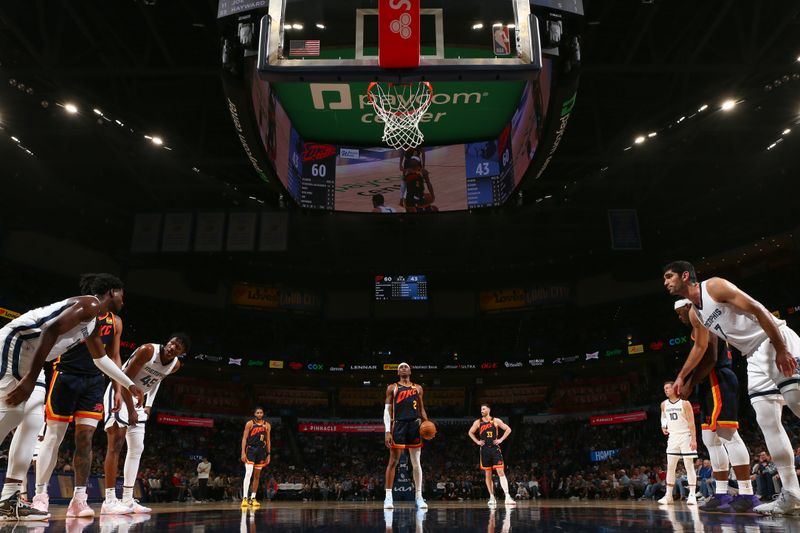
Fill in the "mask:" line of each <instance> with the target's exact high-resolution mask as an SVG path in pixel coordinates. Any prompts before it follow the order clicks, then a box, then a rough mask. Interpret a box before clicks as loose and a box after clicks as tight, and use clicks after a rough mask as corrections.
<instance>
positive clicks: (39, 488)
mask: <svg viewBox="0 0 800 533" xmlns="http://www.w3.org/2000/svg"><path fill="white" fill-rule="evenodd" d="M36 494H47V485H46V484H45V483H37V484H36Z"/></svg>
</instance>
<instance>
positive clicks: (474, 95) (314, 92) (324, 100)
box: [275, 81, 525, 146]
mask: <svg viewBox="0 0 800 533" xmlns="http://www.w3.org/2000/svg"><path fill="white" fill-rule="evenodd" d="M367 87H368V84H367V83H276V84H275V90H276V92H277V93H278V98H279V99H280V101H281V104H282V105H283V107H284V109H285V110H286V113H287V114H288V115H289V118H290V119H291V121H292V125H293V126H294V128H295V129H296V130H297V132H298V133H299V134H300V136H301V137H303V138H304V139H311V140H315V141H323V142H335V143H336V144H341V145H348V144H353V145H366V146H370V145H378V144H380V139H381V136H382V133H383V123H382V122H380V118H379V117H377V116H376V114H375V111H374V110H373V109H372V104H371V103H370V101H369V97H368V96H367ZM524 87H525V83H524V82H521V81H494V82H478V83H473V82H441V83H434V85H433V91H434V92H433V97H432V98H431V106H430V108H428V111H427V113H425V114H424V115H423V116H422V119H421V120H420V128H421V129H422V131H423V132H424V134H425V143H426V144H428V145H437V144H452V143H453V142H467V141H477V140H483V139H489V138H493V137H497V135H498V134H499V132H500V131H501V130H502V129H503V127H505V125H506V124H507V123H508V122H509V120H511V116H512V115H513V113H514V111H515V110H516V107H517V105H518V104H519V101H520V97H521V96H522V91H523V89H524Z"/></svg>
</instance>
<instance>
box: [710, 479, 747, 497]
mask: <svg viewBox="0 0 800 533" xmlns="http://www.w3.org/2000/svg"><path fill="white" fill-rule="evenodd" d="M716 482H717V490H716V491H715V492H714V494H720V495H722V494H728V481H727V480H725V481H720V480H716ZM738 483H739V490H740V491H741V486H742V482H741V481H739V482H738ZM747 483H748V484H749V483H750V482H749V481H748V482H747ZM752 493H753V489H750V494H752Z"/></svg>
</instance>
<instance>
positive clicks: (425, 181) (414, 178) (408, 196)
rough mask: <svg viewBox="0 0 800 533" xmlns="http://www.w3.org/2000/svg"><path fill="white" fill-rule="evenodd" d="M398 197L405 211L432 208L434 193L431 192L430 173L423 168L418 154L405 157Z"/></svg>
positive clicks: (428, 209) (431, 209)
mask: <svg viewBox="0 0 800 533" xmlns="http://www.w3.org/2000/svg"><path fill="white" fill-rule="evenodd" d="M426 188H427V190H428V192H427V193H426V192H425V189H426ZM400 197H401V205H402V206H403V207H405V209H406V212H407V213H416V212H420V211H433V210H434V209H433V206H432V204H433V202H434V201H435V199H436V195H435V194H434V192H433V185H432V184H431V179H430V175H429V174H428V171H427V170H426V169H425V168H423V166H422V160H421V159H420V158H419V157H418V156H412V157H409V158H406V159H405V165H404V168H403V183H402V187H401V189H400Z"/></svg>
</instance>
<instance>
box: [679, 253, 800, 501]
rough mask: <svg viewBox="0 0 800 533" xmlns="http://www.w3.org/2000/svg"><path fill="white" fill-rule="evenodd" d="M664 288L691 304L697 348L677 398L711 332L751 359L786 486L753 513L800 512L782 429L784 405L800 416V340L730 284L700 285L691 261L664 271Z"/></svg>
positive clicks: (753, 399) (799, 487)
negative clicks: (798, 363) (772, 499)
mask: <svg viewBox="0 0 800 533" xmlns="http://www.w3.org/2000/svg"><path fill="white" fill-rule="evenodd" d="M664 287H665V288H666V289H667V291H669V293H670V294H672V295H674V296H681V297H683V298H688V299H689V300H690V301H691V302H692V312H690V313H689V317H690V320H691V323H692V328H693V329H692V334H693V335H694V339H695V340H694V346H693V347H692V350H691V351H690V352H689V356H688V357H687V359H686V362H685V363H684V365H683V368H682V369H681V371H680V372H679V373H678V377H677V378H676V380H675V388H676V394H681V393H683V392H684V390H683V389H684V381H685V380H686V378H687V376H688V375H689V373H690V372H691V371H692V370H694V368H695V367H696V366H697V364H698V363H699V361H700V359H701V358H702V357H703V354H704V353H705V350H706V347H707V346H708V339H709V331H712V332H714V334H715V335H717V336H718V337H719V338H721V339H723V340H726V341H727V342H728V344H730V345H732V346H733V347H734V348H736V349H737V350H739V351H740V352H741V353H742V354H743V355H744V356H745V357H747V381H748V383H747V389H748V394H749V396H750V403H751V404H752V405H753V410H754V411H755V412H756V420H757V421H758V425H759V427H760V428H761V432H762V433H763V434H764V440H765V441H766V444H767V448H768V449H769V452H770V455H772V460H773V462H774V463H775V466H776V467H777V469H778V474H779V475H780V479H781V483H782V484H783V488H782V490H781V494H780V496H779V497H778V498H777V499H776V500H775V501H773V502H770V503H766V504H762V505H759V506H758V507H756V508H755V509H754V510H755V511H756V512H759V513H765V514H792V513H795V512H800V483H798V479H797V474H796V472H795V469H794V454H793V453H792V445H791V442H790V441H789V437H788V436H787V435H786V430H785V429H784V428H783V424H782V423H781V411H782V410H783V402H784V401H785V403H786V404H787V405H788V406H789V408H790V409H791V410H792V411H793V412H794V413H795V414H796V415H798V416H800V373H798V371H797V361H796V359H795V355H800V338H798V336H797V334H796V333H795V332H794V331H792V330H791V329H790V328H789V327H787V326H786V322H785V321H783V320H778V319H777V318H775V317H774V316H773V315H772V314H770V313H769V311H767V310H766V308H765V307H764V306H763V305H761V304H760V303H759V302H757V301H756V300H754V299H753V298H751V297H750V296H749V295H747V294H745V293H744V292H743V291H742V290H741V289H739V288H738V287H736V286H735V285H734V284H733V283H731V282H730V281H728V280H725V279H722V278H711V279H709V280H706V281H703V282H702V283H698V282H697V274H696V273H695V269H694V266H692V264H691V263H689V262H687V261H674V262H672V263H669V264H668V265H667V266H666V267H664Z"/></svg>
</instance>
